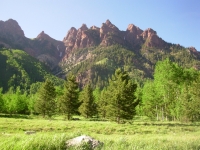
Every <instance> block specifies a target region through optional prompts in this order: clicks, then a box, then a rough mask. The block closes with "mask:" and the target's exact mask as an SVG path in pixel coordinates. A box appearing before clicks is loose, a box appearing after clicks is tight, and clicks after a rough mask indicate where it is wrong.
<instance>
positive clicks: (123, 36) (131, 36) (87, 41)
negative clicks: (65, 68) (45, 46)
mask: <svg viewBox="0 0 200 150" xmlns="http://www.w3.org/2000/svg"><path fill="white" fill-rule="evenodd" d="M63 42H64V43H65V46H66V54H70V53H71V52H72V51H73V50H74V49H79V48H85V47H91V46H97V45H102V46H109V45H112V44H120V45H126V44H127V43H129V45H131V46H133V47H135V46H137V45H141V44H144V43H145V45H146V46H147V47H157V48H162V47H163V46H164V45H165V43H166V42H164V41H163V40H162V39H161V38H159V37H158V35H157V33H156V31H154V30H153V29H151V28H149V29H147V30H145V31H143V30H141V29H140V28H139V27H137V26H135V25H133V24H129V25H128V28H127V30H126V31H120V30H119V29H118V28H117V27H116V26H115V25H113V24H112V23H111V22H110V21H109V20H107V21H106V22H105V23H102V26H101V27H100V28H98V27H96V26H92V27H91V28H88V27H87V26H86V25H85V24H83V25H82V26H81V27H80V28H79V29H78V30H77V29H76V28H74V27H72V28H71V29H70V30H69V31H68V33H67V35H66V36H65V37H64V39H63ZM67 56H68V55H67Z"/></svg>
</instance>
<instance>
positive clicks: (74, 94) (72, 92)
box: [59, 73, 79, 120]
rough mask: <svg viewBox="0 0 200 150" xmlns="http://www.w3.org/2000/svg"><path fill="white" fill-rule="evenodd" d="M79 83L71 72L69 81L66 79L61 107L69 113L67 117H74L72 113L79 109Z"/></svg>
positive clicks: (60, 102)
mask: <svg viewBox="0 0 200 150" xmlns="http://www.w3.org/2000/svg"><path fill="white" fill-rule="evenodd" d="M78 94H79V89H78V83H77V82H76V77H75V76H74V75H73V74H71V73H70V74H69V75H68V77H67V81H65V91H64V95H63V96H61V97H60V100H59V108H60V110H61V111H62V112H63V113H64V114H66V115H67V119H68V120H70V119H72V115H73V114H75V113H76V112H77V110H78Z"/></svg>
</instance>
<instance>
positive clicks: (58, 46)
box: [0, 19, 65, 68]
mask: <svg viewBox="0 0 200 150" xmlns="http://www.w3.org/2000/svg"><path fill="white" fill-rule="evenodd" d="M0 44H1V45H3V47H6V48H13V49H21V50H24V51H26V52H27V53H28V54H30V55H31V56H33V57H36V58H38V59H39V60H40V61H42V62H44V63H46V64H47V65H49V66H50V68H54V67H55V66H56V65H57V64H58V63H59V61H60V60H61V59H62V58H63V56H64V53H65V46H64V43H63V42H62V41H57V40H55V39H53V38H51V37H50V36H48V35H47V34H45V33H44V31H42V32H41V33H40V34H39V35H38V36H37V38H35V39H32V40H31V39H29V38H26V37H25V36H24V31H23V30H22V29H21V27H20V26H19V24H18V23H17V21H15V20H13V19H9V20H7V21H5V22H4V21H0Z"/></svg>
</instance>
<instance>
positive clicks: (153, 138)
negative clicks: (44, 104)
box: [0, 118, 200, 150]
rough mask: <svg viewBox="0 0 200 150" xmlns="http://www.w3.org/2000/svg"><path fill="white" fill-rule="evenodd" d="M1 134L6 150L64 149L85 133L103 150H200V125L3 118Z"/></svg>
mask: <svg viewBox="0 0 200 150" xmlns="http://www.w3.org/2000/svg"><path fill="white" fill-rule="evenodd" d="M25 131H36V134H31V135H26V134H25V133H24V132H25ZM0 132H1V133H2V134H0V149H2V150H40V149H41V150H47V149H48V150H63V149H66V145H65V143H66V141H67V140H68V139H71V138H74V137H76V136H80V135H83V134H86V135H89V136H92V137H94V138H95V139H97V140H99V141H102V142H103V143H104V145H103V147H101V149H103V150H171V149H172V150H189V149H190V150H200V123H187V124H186V123H185V124H183V123H180V122H151V121H146V122H144V121H140V120H137V121H135V122H133V123H132V124H129V123H127V124H116V123H113V122H103V121H64V120H62V119H60V118H59V119H54V120H44V119H39V118H37V119H21V118H20V119H14V118H0ZM78 149H80V148H78ZM82 149H84V148H82Z"/></svg>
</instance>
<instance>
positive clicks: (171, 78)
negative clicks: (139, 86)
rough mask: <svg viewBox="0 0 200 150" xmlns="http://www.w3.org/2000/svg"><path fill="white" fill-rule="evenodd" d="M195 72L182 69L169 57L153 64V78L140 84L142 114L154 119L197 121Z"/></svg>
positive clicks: (196, 73)
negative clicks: (141, 87)
mask: <svg viewBox="0 0 200 150" xmlns="http://www.w3.org/2000/svg"><path fill="white" fill-rule="evenodd" d="M199 75H200V74H199V72H198V71H195V70H193V69H184V68H182V67H180V66H178V65H177V64H176V63H173V62H171V61H170V60H169V59H166V60H164V61H162V62H161V61H160V62H158V63H157V64H156V68H155V74H154V81H147V82H146V83H145V84H144V87H143V96H142V107H143V110H144V114H145V115H147V116H149V117H152V118H157V120H164V119H165V120H181V121H189V120H191V121H192V120H193V121H194V120H195V121H196V120H199V119H200V118H199V111H198V109H197V107H198V106H199V104H200V102H199V101H198V100H197V99H198V98H197V97H199V94H198V91H196V90H195V89H198V78H199Z"/></svg>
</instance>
